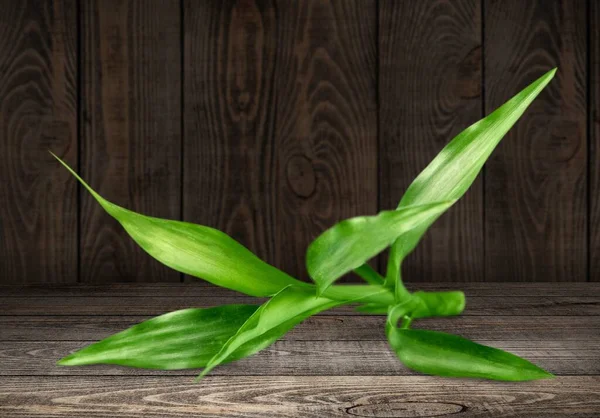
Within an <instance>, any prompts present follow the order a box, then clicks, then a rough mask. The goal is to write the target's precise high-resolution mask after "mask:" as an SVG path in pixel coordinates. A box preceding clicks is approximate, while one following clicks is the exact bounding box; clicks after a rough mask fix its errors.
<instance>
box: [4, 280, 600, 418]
mask: <svg viewBox="0 0 600 418" xmlns="http://www.w3.org/2000/svg"><path fill="white" fill-rule="evenodd" d="M418 287H419V288H421V289H426V290H433V289H453V288H460V289H463V290H465V292H466V294H467V308H466V310H465V312H464V314H463V315H462V316H460V317H455V318H444V319H427V320H421V321H418V322H416V323H415V327H423V328H428V329H433V330H439V331H445V332H451V333H456V334H460V335H462V336H464V337H467V338H471V339H474V340H476V341H478V342H480V343H483V344H488V345H492V346H494V347H498V348H502V349H505V350H509V351H511V352H513V353H515V354H518V355H520V356H523V357H525V358H527V359H529V360H531V361H533V362H534V363H536V364H538V365H540V366H541V367H544V368H546V369H547V370H549V371H551V372H552V373H554V374H555V375H556V376H557V377H556V378H555V379H553V380H542V381H536V382H525V383H505V382H490V381H485V380H474V379H448V378H438V377H431V376H424V375H419V374H417V373H414V372H412V371H410V370H408V369H406V368H405V367H404V366H402V364H401V363H400V362H399V361H398V360H397V359H396V358H395V356H394V354H393V353H392V352H391V351H390V349H389V348H388V345H387V342H386V339H385V335H384V330H383V326H384V321H385V318H384V317H383V316H369V315H362V314H357V313H356V312H354V311H353V309H352V307H343V308H339V309H336V310H332V311H328V312H325V313H323V314H321V315H318V316H316V317H312V318H310V319H308V320H307V321H305V322H304V323H302V324H301V325H299V326H298V327H296V328H295V329H294V330H293V331H292V332H290V333H289V334H288V335H286V336H285V337H284V338H283V339H282V340H280V341H278V342H277V343H275V344H274V345H272V346H271V347H269V348H267V349H266V350H263V351H262V352H260V353H258V354H256V355H254V356H253V357H250V358H247V359H244V360H241V361H238V362H235V363H232V364H229V365H226V366H221V367H218V368H217V369H215V370H214V371H213V373H212V374H211V375H210V376H209V377H207V378H206V379H204V380H202V381H201V382H200V383H197V384H195V383H193V381H192V380H193V376H195V375H196V374H197V373H198V371H197V370H184V371H168V372H163V371H152V370H142V369H132V368H124V367H118V366H88V367H57V366H55V362H56V360H58V359H59V358H61V357H63V356H64V355H66V354H68V353H69V352H71V351H74V350H77V349H79V348H81V347H83V346H85V345H87V344H89V343H91V342H94V341H96V340H99V339H101V338H104V337H106V336H108V335H110V334H112V333H115V332H117V331H120V330H122V329H124V328H126V327H129V326H131V325H133V324H135V323H137V322H140V321H142V320H144V319H147V318H149V317H151V316H154V315H159V314H162V313H165V312H168V311H172V310H176V309H182V308H188V307H205V306H215V305H220V304H224V303H253V302H254V301H256V299H254V298H250V297H247V296H243V295H240V294H236V293H233V292H230V291H226V290H224V289H219V288H214V287H210V286H206V285H202V284H198V285H197V284H174V285H168V284H155V285H148V284H123V285H111V286H84V285H81V286H34V287H0V292H1V293H0V416H1V417H12V416H20V417H22V416H43V417H63V416H72V417H82V416H85V417H100V416H125V417H179V416H236V417H238V416H243V417H250V416H252V417H296V416H298V417H340V416H347V417H353V416H359V417H414V416H419V417H421V416H427V417H431V416H436V417H437V416H450V415H451V416H453V417H457V416H464V417H471V416H498V417H500V416H502V417H509V416H510V417H512V416H518V417H523V416H536V417H538V416H539V417H560V416H579V417H594V416H600V349H599V346H600V283H570V284H566V283H565V284H555V283H544V284H523V283H518V284H517V283H513V284H501V283H493V284H483V283H481V284H459V285H456V284H454V285H444V284H441V285H440V284H438V285H432V284H428V285H419V286H418ZM412 288H415V287H414V286H413V287H412Z"/></svg>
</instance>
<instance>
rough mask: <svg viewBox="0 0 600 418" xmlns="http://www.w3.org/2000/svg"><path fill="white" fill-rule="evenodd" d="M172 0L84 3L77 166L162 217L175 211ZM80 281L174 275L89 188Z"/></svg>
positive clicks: (131, 204) (134, 205) (176, 100)
mask: <svg viewBox="0 0 600 418" xmlns="http://www.w3.org/2000/svg"><path fill="white" fill-rule="evenodd" d="M179 16H180V11H179V1H178V0H156V1H144V0H134V1H128V0H93V1H83V2H81V15H80V19H81V28H82V33H81V51H82V56H81V89H82V103H81V106H82V107H81V109H80V110H79V111H80V116H81V123H82V129H81V133H82V138H81V144H82V152H81V173H82V177H84V178H85V179H86V180H87V181H88V182H89V183H90V185H91V186H92V187H93V188H95V189H96V191H98V192H99V193H100V194H101V195H103V196H104V197H106V198H107V199H109V200H111V201H113V202H114V203H116V204H119V205H121V206H124V207H127V208H128V209H131V210H134V211H137V212H141V213H144V214H147V215H152V216H156V217H160V218H169V219H178V218H179V217H180V200H181V199H180V150H181V142H180V126H181V121H180V105H181V100H180V90H181V84H180V82H181V80H180V60H181V55H180V54H181V49H180V22H179ZM81 204H82V206H81V281H84V282H97V283H109V282H112V281H136V280H137V281H179V280H180V274H179V273H177V272H175V271H173V270H171V269H168V268H167V267H165V266H163V265H161V264H160V263H158V262H156V261H155V260H153V259H152V258H151V257H149V256H148V254H146V253H145V252H144V251H143V250H142V249H140V248H139V247H138V246H137V244H135V242H134V241H133V240H132V239H131V238H129V236H128V235H127V233H126V232H125V231H124V230H123V228H122V227H121V226H120V225H119V224H118V223H117V222H116V221H115V220H113V219H112V218H111V217H110V216H109V215H107V214H106V213H105V212H104V210H103V209H102V208H101V207H100V206H99V205H98V203H97V202H96V201H95V200H94V199H93V198H92V197H91V196H90V195H89V194H88V193H87V192H85V191H84V192H83V193H82V199H81Z"/></svg>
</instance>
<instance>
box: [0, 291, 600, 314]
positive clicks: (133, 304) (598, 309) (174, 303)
mask: <svg viewBox="0 0 600 418" xmlns="http://www.w3.org/2000/svg"><path fill="white" fill-rule="evenodd" d="M264 300H265V299H258V298H253V297H250V296H243V295H241V296H223V297H218V298H217V297H214V296H198V297H185V298H184V297H160V296H153V297H152V296H148V297H143V298H141V297H119V296H115V297H112V298H106V297H93V296H91V297H80V296H72V297H66V298H45V297H41V298H40V297H10V298H4V297H0V307H1V309H0V316H5V315H65V316H72V315H81V316H89V315H160V314H163V313H167V312H170V311H174V310H177V309H185V308H190V307H210V306H218V305H222V304H229V303H251V304H260V303H262V302H264ZM324 314H326V315H355V314H356V312H355V311H354V307H353V306H342V307H339V308H336V309H332V310H329V311H325V312H324ZM463 315H466V316H481V315H511V316H513V315H519V316H520V315H525V316H531V315H533V316H536V315H548V316H551V315H569V316H586V315H600V297H598V296H579V297H572V296H569V297H562V296H558V297H545V296H537V297H531V296H527V297H518V298H504V297H502V298H498V297H491V296H483V297H476V296H473V297H469V296H468V295H467V307H466V309H465V311H464V313H463Z"/></svg>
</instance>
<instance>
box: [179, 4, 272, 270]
mask: <svg viewBox="0 0 600 418" xmlns="http://www.w3.org/2000/svg"><path fill="white" fill-rule="evenodd" d="M183 6H184V11H183V16H184V19H185V21H184V30H185V32H184V45H185V46H184V129H185V134H184V154H183V170H184V173H183V193H184V199H183V205H184V207H183V217H184V219H185V220H186V221H189V222H195V223H200V224H203V225H208V226H211V227H214V228H217V229H220V230H221V231H223V232H226V233H227V234H229V235H231V236H232V237H233V238H234V239H236V240H238V241H239V242H241V243H242V244H243V245H245V246H246V247H248V248H249V249H250V250H252V251H253V252H255V253H256V254H257V255H258V256H259V257H261V258H263V259H264V260H266V261H268V262H272V260H273V252H274V246H275V245H277V243H276V242H275V241H274V232H273V228H274V226H275V225H274V223H273V213H272V211H273V203H272V199H273V198H274V196H272V195H271V192H272V190H271V189H270V184H271V182H272V181H273V179H272V178H273V175H274V173H273V166H272V159H273V149H272V148H273V142H272V141H273V138H272V136H271V135H270V132H269V128H270V124H271V123H272V118H273V116H272V115H273V113H274V112H276V109H275V107H276V106H277V105H276V103H275V102H274V98H273V71H274V70H273V69H274V64H275V42H276V39H277V36H276V22H275V9H274V6H273V2H272V1H270V0H264V1H262V0H258V1H253V0H250V1H241V2H240V1H235V0H226V1H222V0H210V1H196V0H185V1H184V2H183ZM191 280H193V279H191Z"/></svg>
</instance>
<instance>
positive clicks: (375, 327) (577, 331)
mask: <svg viewBox="0 0 600 418" xmlns="http://www.w3.org/2000/svg"><path fill="white" fill-rule="evenodd" d="M150 318H151V316H142V315H138V316H131V315H129V316H74V317H65V316H0V341H95V340H100V339H102V338H105V337H108V336H109V335H112V334H114V333H117V332H119V331H122V330H124V329H126V328H128V327H130V326H132V325H135V324H137V323H139V322H142V321H144V320H146V319H150ZM385 320H386V318H385V316H383V315H381V316H358V315H354V316H350V315H327V316H325V315H317V316H313V317H310V318H308V319H307V320H306V321H304V322H303V323H301V324H300V325H298V326H296V327H295V328H294V329H293V330H292V331H290V332H289V333H287V334H286V335H285V336H284V337H283V339H284V340H302V341H367V340H368V341H385V340H386V337H385V333H384V329H385V328H384V327H385ZM415 327H418V328H426V329H431V330H434V331H442V332H449V333H452V334H460V335H462V336H463V337H465V338H470V339H474V340H487V341H494V340H499V341H502V340H506V341H508V340H529V341H546V340H549V341H552V340H562V341H574V340H582V341H583V340H587V341H598V342H599V343H600V341H599V340H600V332H599V331H598V330H599V329H600V316H504V315H501V316H483V317H482V316H458V317H453V318H428V319H421V320H419V321H415Z"/></svg>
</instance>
